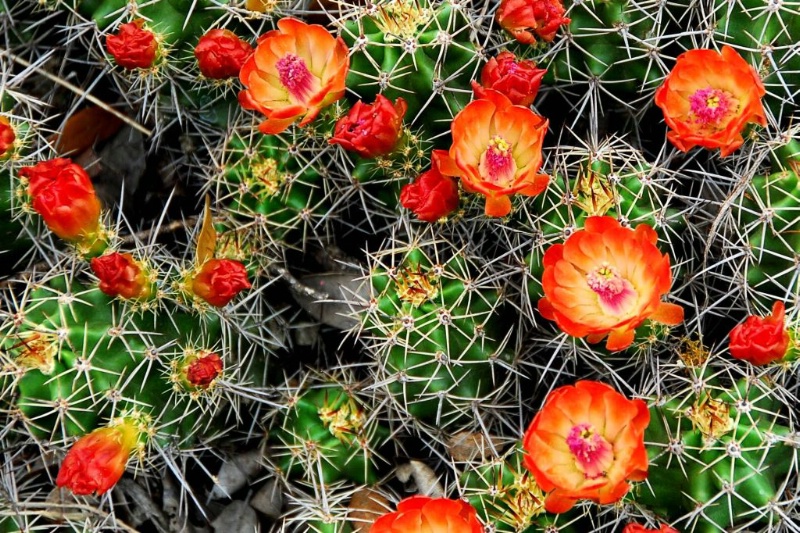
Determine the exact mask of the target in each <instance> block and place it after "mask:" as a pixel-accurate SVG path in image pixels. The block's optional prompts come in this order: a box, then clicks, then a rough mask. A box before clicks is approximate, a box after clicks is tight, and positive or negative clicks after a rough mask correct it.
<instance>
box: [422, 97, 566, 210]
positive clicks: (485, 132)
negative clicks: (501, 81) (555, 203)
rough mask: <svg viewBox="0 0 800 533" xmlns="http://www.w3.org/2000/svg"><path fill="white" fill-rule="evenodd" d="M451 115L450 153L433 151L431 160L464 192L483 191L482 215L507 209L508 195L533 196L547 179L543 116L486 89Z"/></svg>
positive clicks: (545, 124) (509, 206)
mask: <svg viewBox="0 0 800 533" xmlns="http://www.w3.org/2000/svg"><path fill="white" fill-rule="evenodd" d="M484 95H485V96H484V98H481V99H479V100H474V101H473V102H470V103H469V104H468V105H467V106H466V107H465V108H464V109H462V110H461V112H460V113H459V114H458V115H456V118H454V119H453V124H452V126H451V131H452V134H453V144H452V146H451V147H450V152H449V153H447V152H445V151H443V150H435V151H434V152H433V159H434V164H436V165H437V166H438V168H439V171H440V172H441V173H442V174H443V175H445V176H458V177H459V178H461V183H462V184H463V185H464V189H465V190H466V191H468V192H475V193H480V194H483V195H484V196H486V215H487V216H490V217H502V216H506V215H507V214H509V213H510V212H511V199H510V198H509V196H510V195H512V194H517V193H519V194H524V195H526V196H535V195H537V194H539V193H541V192H542V191H544V190H545V189H546V188H547V184H548V182H549V181H550V178H549V177H548V176H547V175H545V174H540V173H539V168H540V167H541V166H542V142H543V140H544V135H545V133H547V119H545V118H543V117H540V116H539V115H537V114H536V113H534V112H533V111H531V110H530V109H528V108H527V107H522V106H515V105H512V104H511V100H509V99H508V98H507V97H506V96H505V95H503V94H501V93H499V92H497V91H494V90H490V89H486V90H485V91H484Z"/></svg>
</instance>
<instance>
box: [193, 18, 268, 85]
mask: <svg viewBox="0 0 800 533" xmlns="http://www.w3.org/2000/svg"><path fill="white" fill-rule="evenodd" d="M251 55H253V47H252V46H250V44H249V43H247V42H245V41H243V40H242V39H240V38H239V37H237V35H236V34H235V33H233V32H232V31H228V30H219V29H217V30H210V31H209V32H208V33H206V34H205V35H203V36H202V37H200V40H199V41H198V42H197V46H196V47H195V48H194V57H196V58H197V65H198V66H199V67H200V72H202V73H203V76H205V77H206V78H212V79H215V80H222V79H225V78H231V77H234V76H238V75H239V71H240V70H241V69H242V65H244V63H245V61H247V60H248V59H249V58H250V56H251Z"/></svg>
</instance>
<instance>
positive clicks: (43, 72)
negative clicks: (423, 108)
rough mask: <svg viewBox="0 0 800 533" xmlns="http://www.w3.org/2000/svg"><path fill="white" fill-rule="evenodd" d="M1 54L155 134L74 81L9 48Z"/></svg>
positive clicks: (130, 123)
mask: <svg viewBox="0 0 800 533" xmlns="http://www.w3.org/2000/svg"><path fill="white" fill-rule="evenodd" d="M0 55H3V56H6V57H7V58H9V59H11V60H12V61H14V62H15V63H19V64H20V65H22V66H23V67H25V68H30V69H33V70H34V71H36V72H38V73H39V74H41V75H42V76H44V77H45V78H47V79H48V80H50V81H53V82H55V83H57V84H59V85H61V86H63V87H66V88H67V89H69V90H70V91H72V92H74V93H75V94H77V95H79V96H81V97H82V98H86V99H87V100H89V101H90V102H92V103H93V104H95V105H96V106H98V107H101V108H103V109H104V110H105V111H108V112H109V113H111V114H112V115H114V116H115V117H117V118H118V119H120V120H121V121H123V122H124V123H126V124H128V125H129V126H130V127H132V128H135V129H137V130H139V131H140V132H142V133H143V134H144V135H146V136H147V137H150V136H151V135H153V131H152V130H149V129H147V128H145V127H144V126H142V125H141V124H139V123H138V122H136V121H135V120H133V119H131V118H130V117H128V116H127V115H125V114H123V113H120V112H119V111H117V110H116V109H114V108H113V107H111V106H110V105H108V104H107V103H105V102H103V101H102V100H100V99H99V98H97V97H95V96H92V95H91V94H89V93H87V92H85V91H84V90H83V89H81V88H80V87H78V86H77V85H73V84H72V83H70V82H68V81H67V80H64V79H61V78H59V77H58V76H54V75H52V74H50V73H49V72H47V71H46V70H44V69H43V68H41V67H37V66H35V65H32V64H31V63H30V62H28V61H26V60H24V59H22V58H21V57H17V56H16V55H14V54H12V53H11V52H9V51H8V50H5V49H3V48H0Z"/></svg>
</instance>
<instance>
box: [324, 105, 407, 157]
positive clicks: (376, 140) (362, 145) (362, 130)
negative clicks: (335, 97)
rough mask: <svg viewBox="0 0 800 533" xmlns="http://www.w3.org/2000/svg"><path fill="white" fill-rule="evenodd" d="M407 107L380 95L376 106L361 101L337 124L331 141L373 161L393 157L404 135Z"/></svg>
mask: <svg viewBox="0 0 800 533" xmlns="http://www.w3.org/2000/svg"><path fill="white" fill-rule="evenodd" d="M407 109H408V106H407V105H406V101H405V100H403V99H402V98H398V99H397V100H396V101H395V103H394V104H392V102H391V100H389V99H388V98H386V97H385V96H383V95H382V94H379V95H378V96H377V97H376V98H375V103H374V104H365V103H364V102H361V101H358V102H356V104H355V105H354V106H353V108H352V109H350V112H349V113H348V114H347V116H345V117H342V118H340V119H339V120H338V121H337V122H336V127H335V129H334V132H333V137H332V138H331V139H330V140H329V141H328V142H330V143H331V144H338V145H340V146H341V147H342V148H344V149H345V150H350V151H352V152H356V153H357V154H358V155H360V156H361V157H364V158H367V159H371V158H374V157H378V156H381V155H386V154H389V153H391V152H392V151H393V150H394V149H395V147H396V146H397V143H398V141H400V137H401V136H402V135H403V116H404V115H405V114H406V110H407Z"/></svg>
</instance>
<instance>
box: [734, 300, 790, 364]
mask: <svg viewBox="0 0 800 533" xmlns="http://www.w3.org/2000/svg"><path fill="white" fill-rule="evenodd" d="M785 313H786V308H785V307H784V305H783V302H775V304H774V305H773V306H772V314H771V315H767V316H765V317H760V316H749V317H747V320H745V321H744V322H743V323H742V324H739V325H738V326H736V327H735V328H733V329H732V330H731V332H730V341H731V344H730V352H731V356H733V357H734V358H736V359H742V360H744V361H749V362H750V363H752V364H754V365H768V364H770V363H772V362H773V361H779V360H781V359H783V358H784V357H785V356H786V352H787V351H788V350H789V344H790V341H791V339H790V337H789V332H788V330H787V329H786V324H785V323H784V316H785Z"/></svg>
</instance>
